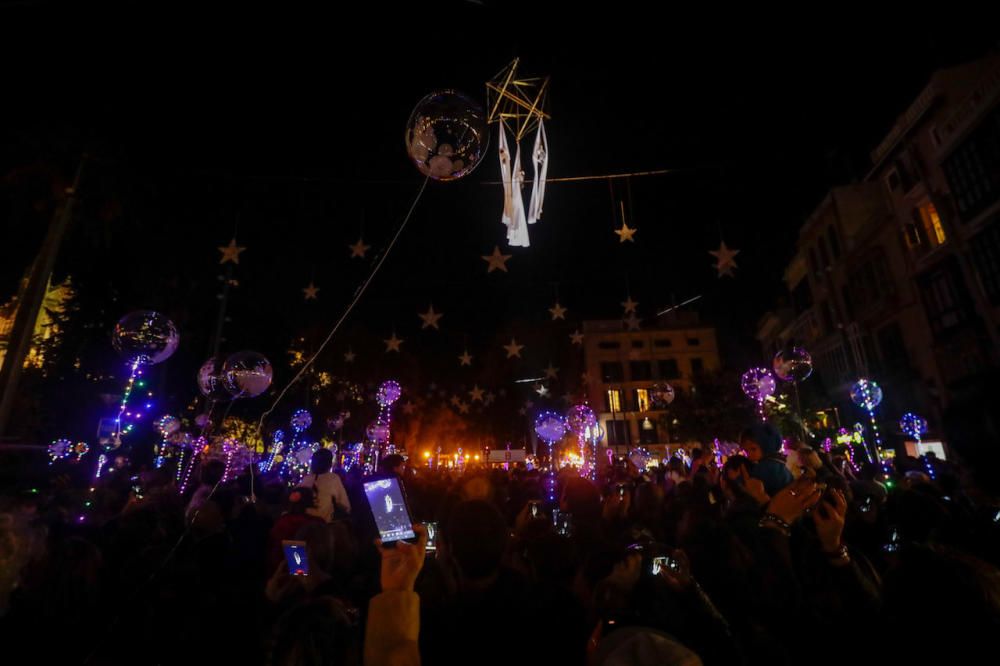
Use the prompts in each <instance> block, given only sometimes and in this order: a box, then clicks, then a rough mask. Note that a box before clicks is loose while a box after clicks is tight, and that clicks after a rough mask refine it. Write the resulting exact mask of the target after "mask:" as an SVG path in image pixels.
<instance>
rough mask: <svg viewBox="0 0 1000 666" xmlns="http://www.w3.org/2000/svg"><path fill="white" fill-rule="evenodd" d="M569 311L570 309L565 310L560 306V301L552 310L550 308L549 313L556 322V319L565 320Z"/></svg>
mask: <svg viewBox="0 0 1000 666" xmlns="http://www.w3.org/2000/svg"><path fill="white" fill-rule="evenodd" d="M567 310H568V308H564V307H563V306H561V305H559V301H556V304H555V305H553V306H552V307H551V308H549V312H551V313H552V321H555V320H556V319H563V320H565V319H566V311H567Z"/></svg>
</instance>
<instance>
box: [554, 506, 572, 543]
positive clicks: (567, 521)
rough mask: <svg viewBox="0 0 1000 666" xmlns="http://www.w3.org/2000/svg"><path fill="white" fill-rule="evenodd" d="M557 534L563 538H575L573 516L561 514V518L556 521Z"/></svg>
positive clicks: (562, 512)
mask: <svg viewBox="0 0 1000 666" xmlns="http://www.w3.org/2000/svg"><path fill="white" fill-rule="evenodd" d="M556 534H558V535H559V536H563V537H568V536H573V514H571V513H567V512H565V511H560V512H559V517H558V518H557V519H556Z"/></svg>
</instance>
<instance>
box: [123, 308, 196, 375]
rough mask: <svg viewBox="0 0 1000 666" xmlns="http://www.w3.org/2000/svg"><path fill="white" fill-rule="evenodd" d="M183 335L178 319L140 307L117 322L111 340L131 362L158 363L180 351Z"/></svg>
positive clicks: (141, 363)
mask: <svg viewBox="0 0 1000 666" xmlns="http://www.w3.org/2000/svg"><path fill="white" fill-rule="evenodd" d="M179 342H180V335H179V334H178V333H177V327H176V326H174V323H173V322H172V321H170V320H169V319H167V318H166V317H164V316H163V315H161V314H159V313H157V312H153V311H151V310H137V311H135V312H130V313H129V314H127V315H125V316H124V317H122V318H121V319H120V320H119V321H118V323H117V324H115V330H114V333H113V334H112V336H111V343H112V345H114V348H115V350H116V351H117V352H118V353H119V354H121V355H122V356H124V357H125V358H127V359H128V360H129V362H131V363H135V362H138V363H139V364H140V365H154V364H156V363H161V362H163V361H166V360H167V359H168V358H170V356H171V355H172V354H173V353H174V352H175V351H177V345H178V343H179Z"/></svg>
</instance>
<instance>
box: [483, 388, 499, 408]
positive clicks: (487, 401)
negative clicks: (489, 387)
mask: <svg viewBox="0 0 1000 666" xmlns="http://www.w3.org/2000/svg"><path fill="white" fill-rule="evenodd" d="M496 399H497V397H496V395H495V394H494V393H493V392H492V391H490V392H489V393H487V394H486V397H485V398H483V404H484V405H492V404H493V401H494V400H496Z"/></svg>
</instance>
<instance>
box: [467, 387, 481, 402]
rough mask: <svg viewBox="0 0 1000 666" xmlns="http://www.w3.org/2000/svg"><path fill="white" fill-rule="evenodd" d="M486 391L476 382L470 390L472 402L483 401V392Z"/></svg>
mask: <svg viewBox="0 0 1000 666" xmlns="http://www.w3.org/2000/svg"><path fill="white" fill-rule="evenodd" d="M484 393H485V391H484V390H483V389H481V388H479V385H478V384H476V385H475V386H473V387H472V390H471V391H469V395H470V396H472V402H482V401H483V394H484Z"/></svg>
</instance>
